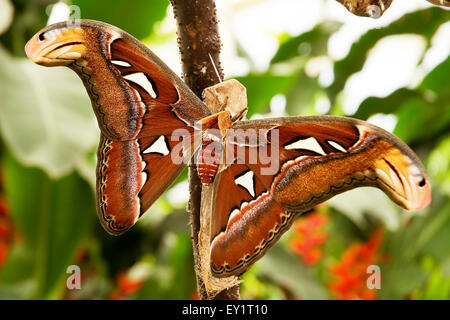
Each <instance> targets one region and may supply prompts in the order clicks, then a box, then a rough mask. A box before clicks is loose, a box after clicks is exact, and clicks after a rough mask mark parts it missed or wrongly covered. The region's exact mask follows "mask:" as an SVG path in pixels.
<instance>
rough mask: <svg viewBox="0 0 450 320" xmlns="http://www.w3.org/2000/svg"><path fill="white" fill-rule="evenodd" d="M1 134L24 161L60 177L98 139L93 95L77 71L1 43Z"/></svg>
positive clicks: (21, 160)
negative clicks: (46, 64) (13, 52)
mask: <svg viewBox="0 0 450 320" xmlns="http://www.w3.org/2000/svg"><path fill="white" fill-rule="evenodd" d="M0 96H1V97H2V99H1V101H0V134H1V136H2V138H3V140H4V141H5V143H6V145H7V146H8V147H9V149H10V150H11V151H12V153H13V154H14V156H15V157H16V158H17V159H18V160H19V161H20V162H21V163H23V164H26V165H30V166H38V167H40V168H42V169H43V170H44V171H45V172H46V173H47V174H48V175H49V176H50V177H52V178H59V177H62V176H64V175H66V174H68V173H69V172H71V171H72V170H73V169H74V168H75V167H76V164H77V162H79V161H80V159H81V158H84V157H85V156H86V155H87V154H88V153H89V152H91V150H93V148H95V146H96V145H97V143H98V129H97V128H96V123H95V118H94V114H93V112H92V108H91V106H90V101H89V98H88V95H87V94H86V90H85V89H84V87H83V85H82V82H81V81H80V79H78V77H77V76H76V74H75V73H74V72H72V71H70V70H68V69H65V68H43V67H41V66H37V65H34V64H33V63H32V62H30V61H28V60H26V59H19V58H13V57H11V56H10V55H8V54H7V53H6V52H4V50H2V49H1V48H0Z"/></svg>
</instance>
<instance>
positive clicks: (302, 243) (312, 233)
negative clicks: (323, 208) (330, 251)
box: [290, 211, 329, 266]
mask: <svg viewBox="0 0 450 320" xmlns="http://www.w3.org/2000/svg"><path fill="white" fill-rule="evenodd" d="M328 220H329V217H328V214H327V213H324V212H318V211H316V212H313V213H309V214H308V215H306V216H305V217H300V218H298V219H297V221H295V223H294V232H295V234H294V236H293V237H292V238H291V241H290V246H291V249H292V250H293V251H294V252H295V253H296V254H298V255H299V256H300V257H302V259H303V262H304V263H305V264H306V265H309V266H310V265H314V264H316V263H318V262H319V261H320V260H321V259H322V256H323V252H322V248H321V245H322V244H323V243H324V242H325V241H326V240H327V239H328V232H327V231H325V230H324V229H325V225H326V224H327V222H328Z"/></svg>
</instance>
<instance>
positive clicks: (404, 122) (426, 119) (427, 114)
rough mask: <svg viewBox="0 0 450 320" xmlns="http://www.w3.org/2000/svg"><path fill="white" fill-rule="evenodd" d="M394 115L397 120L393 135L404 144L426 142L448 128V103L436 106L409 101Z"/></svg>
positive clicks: (449, 111)
mask: <svg viewBox="0 0 450 320" xmlns="http://www.w3.org/2000/svg"><path fill="white" fill-rule="evenodd" d="M395 115H396V116H397V118H398V122H397V125H396V127H395V129H394V134H395V135H397V136H398V137H399V138H400V139H402V140H403V141H405V142H406V143H411V142H413V141H414V142H416V141H427V140H431V139H432V138H433V137H434V136H436V135H439V133H440V132H441V131H445V130H446V128H448V127H449V124H450V103H449V104H447V105H438V104H436V103H429V102H427V101H425V100H418V99H411V100H409V101H407V102H406V103H405V104H404V105H402V106H401V108H400V109H399V110H398V111H397V112H396V113H395ZM424 128H426V130H424Z"/></svg>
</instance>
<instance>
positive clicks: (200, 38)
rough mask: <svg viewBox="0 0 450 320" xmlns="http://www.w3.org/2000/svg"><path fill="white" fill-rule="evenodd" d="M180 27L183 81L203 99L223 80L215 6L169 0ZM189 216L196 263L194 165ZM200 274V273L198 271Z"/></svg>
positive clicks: (227, 295) (232, 293)
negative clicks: (217, 72) (208, 88)
mask: <svg viewBox="0 0 450 320" xmlns="http://www.w3.org/2000/svg"><path fill="white" fill-rule="evenodd" d="M170 2H171V4H172V7H173V10H174V15H175V19H176V20H177V24H178V47H179V49H180V54H181V61H182V66H183V80H184V82H185V83H186V84H187V85H188V86H189V87H190V88H191V90H192V91H193V92H194V93H195V94H196V95H197V96H199V97H200V98H201V96H202V93H203V90H204V89H205V88H207V87H210V86H212V85H214V84H217V83H218V82H219V81H220V80H221V79H222V78H223V73H222V68H221V67H220V59H219V54H220V48H221V41H220V37H219V31H218V23H217V16H216V6H215V3H214V1H213V0H170ZM210 57H211V58H212V59H213V61H214V63H215V65H216V67H217V70H218V71H219V75H220V78H221V79H218V77H217V74H216V71H215V69H214V67H213V64H212V62H211V58H210ZM189 192H190V200H189V213H190V221H191V230H192V243H193V250H194V261H195V263H196V264H197V262H198V260H199V250H198V235H199V232H200V208H201V195H202V184H201V182H200V179H199V177H198V175H197V168H196V165H195V164H194V163H191V164H190V165H189ZM196 271H198V270H196ZM196 274H197V286H198V292H199V296H200V298H201V299H207V298H208V293H207V291H206V288H205V279H203V278H202V274H201V273H200V272H196ZM216 299H224V300H232V299H233V300H234V299H239V286H237V285H236V286H234V287H232V288H230V289H228V290H224V291H222V292H221V293H219V294H218V295H217V296H216Z"/></svg>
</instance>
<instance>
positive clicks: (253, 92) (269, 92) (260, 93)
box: [236, 73, 295, 117]
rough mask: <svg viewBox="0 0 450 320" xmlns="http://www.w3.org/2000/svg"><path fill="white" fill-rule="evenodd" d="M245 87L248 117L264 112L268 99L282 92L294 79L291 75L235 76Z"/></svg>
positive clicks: (285, 90) (284, 91)
mask: <svg viewBox="0 0 450 320" xmlns="http://www.w3.org/2000/svg"><path fill="white" fill-rule="evenodd" d="M236 79H237V80H238V81H239V82H241V83H242V84H243V85H244V86H245V87H246V88H247V98H248V114H247V115H248V117H250V116H251V115H253V114H255V113H263V112H265V111H266V110H267V109H268V107H269V105H270V100H271V99H272V98H273V96H275V95H277V94H284V93H286V92H287V90H288V89H289V88H290V87H291V85H292V83H293V82H294V81H295V76H293V75H286V76H284V75H273V74H270V73H265V74H250V75H248V76H245V77H238V78H236Z"/></svg>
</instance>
